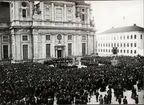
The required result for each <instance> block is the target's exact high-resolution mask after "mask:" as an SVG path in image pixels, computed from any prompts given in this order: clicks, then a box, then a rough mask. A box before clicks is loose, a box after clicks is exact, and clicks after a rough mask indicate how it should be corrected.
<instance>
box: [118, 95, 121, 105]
mask: <svg viewBox="0 0 144 105" xmlns="http://www.w3.org/2000/svg"><path fill="white" fill-rule="evenodd" d="M121 102H122V98H121V95H119V98H118V103H119V104H121Z"/></svg>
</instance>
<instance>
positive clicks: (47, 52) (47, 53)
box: [46, 44, 50, 58]
mask: <svg viewBox="0 0 144 105" xmlns="http://www.w3.org/2000/svg"><path fill="white" fill-rule="evenodd" d="M46 57H47V58H48V57H50V44H46Z"/></svg>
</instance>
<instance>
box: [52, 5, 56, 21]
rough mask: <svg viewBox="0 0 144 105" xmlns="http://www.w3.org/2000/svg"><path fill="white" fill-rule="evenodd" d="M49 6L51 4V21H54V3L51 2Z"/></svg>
mask: <svg viewBox="0 0 144 105" xmlns="http://www.w3.org/2000/svg"><path fill="white" fill-rule="evenodd" d="M51 6H52V11H51V14H52V21H54V20H55V18H54V12H55V9H54V3H52V4H51Z"/></svg>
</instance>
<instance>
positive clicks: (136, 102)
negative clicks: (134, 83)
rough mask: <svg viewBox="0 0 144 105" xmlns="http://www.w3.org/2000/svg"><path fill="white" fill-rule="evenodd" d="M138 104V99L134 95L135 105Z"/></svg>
mask: <svg viewBox="0 0 144 105" xmlns="http://www.w3.org/2000/svg"><path fill="white" fill-rule="evenodd" d="M138 103H139V99H138V95H136V97H135V104H138Z"/></svg>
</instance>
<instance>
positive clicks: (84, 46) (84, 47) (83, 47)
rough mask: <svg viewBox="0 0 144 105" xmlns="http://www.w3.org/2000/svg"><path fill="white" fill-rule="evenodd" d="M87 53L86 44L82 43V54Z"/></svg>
mask: <svg viewBox="0 0 144 105" xmlns="http://www.w3.org/2000/svg"><path fill="white" fill-rule="evenodd" d="M85 55H86V44H85V43H82V56H85Z"/></svg>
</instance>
